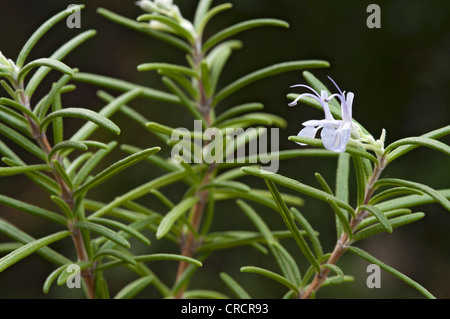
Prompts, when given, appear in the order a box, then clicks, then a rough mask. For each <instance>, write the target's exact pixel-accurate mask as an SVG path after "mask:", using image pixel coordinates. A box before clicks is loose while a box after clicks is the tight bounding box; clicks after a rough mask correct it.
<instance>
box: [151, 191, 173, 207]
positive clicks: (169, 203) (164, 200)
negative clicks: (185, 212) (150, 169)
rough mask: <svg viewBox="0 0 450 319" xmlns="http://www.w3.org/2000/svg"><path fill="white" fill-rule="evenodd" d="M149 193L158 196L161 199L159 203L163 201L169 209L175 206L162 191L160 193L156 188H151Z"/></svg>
mask: <svg viewBox="0 0 450 319" xmlns="http://www.w3.org/2000/svg"><path fill="white" fill-rule="evenodd" d="M150 194H152V195H154V196H155V197H156V198H158V199H159V200H160V201H161V203H163V204H164V205H165V206H166V207H168V208H169V209H172V208H173V207H174V206H175V204H174V203H173V202H172V201H171V200H170V199H169V198H168V197H167V196H165V195H164V194H163V193H161V192H160V191H159V190H157V189H152V190H151V191H150Z"/></svg>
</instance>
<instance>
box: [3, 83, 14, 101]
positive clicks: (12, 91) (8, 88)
mask: <svg viewBox="0 0 450 319" xmlns="http://www.w3.org/2000/svg"><path fill="white" fill-rule="evenodd" d="M0 84H1V85H2V87H3V88H4V89H5V91H6V93H8V94H9V96H10V97H11V98H12V99H13V100H17V94H16V92H15V91H14V89H13V88H12V87H11V86H10V85H9V84H8V82H6V81H5V80H0Z"/></svg>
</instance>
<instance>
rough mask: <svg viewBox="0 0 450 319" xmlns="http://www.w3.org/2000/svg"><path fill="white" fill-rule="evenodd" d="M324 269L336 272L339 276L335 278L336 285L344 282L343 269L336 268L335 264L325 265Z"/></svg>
mask: <svg viewBox="0 0 450 319" xmlns="http://www.w3.org/2000/svg"><path fill="white" fill-rule="evenodd" d="M322 267H323V268H328V269H331V271H334V272H335V273H336V275H337V276H336V277H334V278H333V283H334V284H339V283H342V282H344V272H343V271H342V269H341V268H339V267H338V266H336V265H334V264H324V265H322ZM328 284H329V283H328Z"/></svg>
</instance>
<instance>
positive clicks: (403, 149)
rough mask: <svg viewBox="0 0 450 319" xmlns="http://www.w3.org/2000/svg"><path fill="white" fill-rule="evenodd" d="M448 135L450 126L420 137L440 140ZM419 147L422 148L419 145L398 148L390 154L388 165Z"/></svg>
mask: <svg viewBox="0 0 450 319" xmlns="http://www.w3.org/2000/svg"><path fill="white" fill-rule="evenodd" d="M448 134H450V125H447V126H445V127H442V128H439V129H437V130H434V131H431V132H428V133H426V134H423V135H421V136H420V137H422V138H431V139H438V138H441V137H444V136H446V135H448ZM419 146H420V145H419V144H409V145H404V146H399V147H398V148H396V149H395V150H393V151H392V152H391V153H390V154H389V156H388V160H389V161H388V163H390V162H392V161H393V160H395V159H397V158H399V157H400V156H403V155H405V154H406V153H408V152H410V151H412V150H414V149H416V148H417V147H419Z"/></svg>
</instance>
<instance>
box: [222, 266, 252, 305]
mask: <svg viewBox="0 0 450 319" xmlns="http://www.w3.org/2000/svg"><path fill="white" fill-rule="evenodd" d="M220 279H222V281H223V282H224V283H225V285H227V287H228V288H230V289H231V290H232V291H233V292H234V294H235V295H236V296H237V297H238V298H239V299H252V298H251V297H250V295H249V294H248V293H247V292H246V291H245V289H244V288H242V286H241V285H239V284H238V283H237V281H236V280H234V279H233V278H232V277H231V276H229V275H228V274H227V273H224V272H221V273H220Z"/></svg>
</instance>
